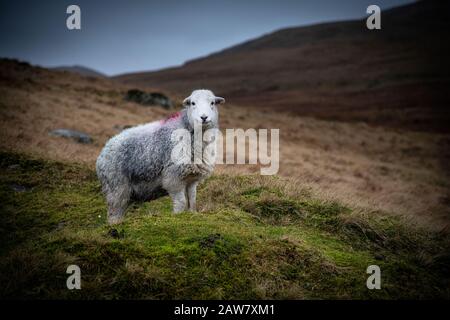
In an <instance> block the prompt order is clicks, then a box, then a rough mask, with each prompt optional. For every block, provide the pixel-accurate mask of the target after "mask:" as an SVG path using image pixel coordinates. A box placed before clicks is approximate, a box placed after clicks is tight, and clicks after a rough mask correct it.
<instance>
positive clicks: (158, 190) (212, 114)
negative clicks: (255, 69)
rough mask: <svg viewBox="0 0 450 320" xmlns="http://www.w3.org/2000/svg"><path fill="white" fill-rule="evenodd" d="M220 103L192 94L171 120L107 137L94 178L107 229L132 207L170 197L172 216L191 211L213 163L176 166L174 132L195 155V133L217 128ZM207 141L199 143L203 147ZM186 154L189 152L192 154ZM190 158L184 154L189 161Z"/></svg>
mask: <svg viewBox="0 0 450 320" xmlns="http://www.w3.org/2000/svg"><path fill="white" fill-rule="evenodd" d="M224 102H225V99H223V98H221V97H216V96H215V95H214V93H213V92H211V91H210V90H205V89H202V90H194V91H193V92H192V93H191V95H190V96H189V97H187V98H186V99H184V101H183V106H184V109H183V110H181V111H180V112H178V113H176V114H174V115H172V116H171V117H169V118H167V119H165V120H161V121H155V122H151V123H148V124H144V125H140V126H136V127H132V128H129V129H127V130H124V131H122V132H121V133H120V134H118V135H116V136H114V137H112V138H111V139H110V140H109V141H108V142H107V143H106V145H105V146H104V148H103V150H102V151H101V153H100V155H99V157H98V159H97V163H96V170H97V176H98V178H99V180H100V182H101V185H102V191H103V193H104V195H105V198H106V202H107V206H108V213H107V216H108V223H109V224H117V223H120V222H121V221H122V220H123V218H124V215H125V212H126V210H127V208H128V206H129V205H130V203H131V202H132V201H147V200H152V199H155V198H158V197H160V196H162V195H165V194H169V195H170V197H171V198H172V202H173V211H174V212H181V211H184V210H186V209H189V210H191V211H195V210H196V193H197V185H198V183H199V182H201V181H202V180H204V179H205V178H207V177H208V176H209V175H210V174H211V173H212V172H213V170H214V161H212V160H211V159H210V158H208V157H207V156H205V155H204V154H203V153H201V155H200V161H195V162H194V161H188V162H183V161H177V160H178V159H176V157H174V155H173V154H176V153H174V152H173V151H174V148H175V147H179V144H180V142H179V141H177V139H174V137H175V136H176V135H175V133H177V132H180V131H181V132H186V133H187V134H188V136H189V138H190V139H186V140H185V141H184V143H188V144H189V146H188V147H189V148H188V150H191V151H192V155H193V154H194V153H195V150H196V149H195V147H194V141H195V139H194V132H195V130H194V128H200V131H202V132H204V131H214V130H208V129H217V128H218V119H219V115H218V110H217V105H219V104H222V103H224ZM211 141H212V140H209V141H206V142H204V141H203V142H202V147H205V145H206V144H208V143H211ZM191 151H190V152H191ZM190 156H191V153H190V154H189V158H190Z"/></svg>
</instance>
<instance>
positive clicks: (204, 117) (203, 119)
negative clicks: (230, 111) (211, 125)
mask: <svg viewBox="0 0 450 320" xmlns="http://www.w3.org/2000/svg"><path fill="white" fill-rule="evenodd" d="M200 118H201V119H202V121H203V122H205V121H206V119H208V116H201V117H200Z"/></svg>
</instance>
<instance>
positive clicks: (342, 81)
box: [116, 1, 450, 131]
mask: <svg viewBox="0 0 450 320" xmlns="http://www.w3.org/2000/svg"><path fill="white" fill-rule="evenodd" d="M449 22H450V4H449V3H445V2H443V1H442V2H437V1H436V2H435V1H420V2H417V3H414V4H411V5H408V6H404V7H399V8H394V9H391V10H388V11H385V12H382V30H376V31H369V30H368V29H367V28H366V26H365V20H360V21H348V22H337V23H327V24H320V25H314V26H309V27H300V28H289V29H284V30H280V31H277V32H274V33H272V34H269V35H266V36H263V37H261V38H258V39H255V40H251V41H248V42H246V43H243V44H240V45H237V46H235V47H232V48H229V49H226V50H223V51H221V52H218V53H215V54H212V55H210V56H208V57H204V58H200V59H196V60H193V61H189V62H187V63H186V64H185V65H183V66H181V67H177V68H170V69H166V70H162V71H158V72H142V73H135V74H125V75H121V76H118V77H116V79H117V80H119V81H122V82H124V83H127V84H132V85H140V86H152V87H157V88H161V89H165V90H170V91H173V92H176V93H180V92H181V93H183V94H186V93H187V92H189V91H190V90H192V89H193V88H198V87H207V88H211V89H212V90H214V91H215V92H217V93H218V94H221V95H224V96H225V97H227V99H228V101H230V102H232V103H237V104H242V105H245V106H257V107H260V108H261V107H262V108H269V109H276V110H277V111H278V110H283V111H289V112H295V113H297V114H301V115H313V116H317V117H321V118H327V119H338V120H344V121H346V120H363V121H368V122H371V123H376V124H381V125H391V126H398V125H401V126H407V127H411V128H414V129H420V130H439V131H448V130H449V126H448V125H447V123H448V121H449V120H450V114H449V112H448V108H447V105H448V103H449V102H450V99H449V97H448V95H446V94H444V92H445V90H446V88H448V85H449V84H450V77H449V74H450V72H449V66H450V63H449V61H448V56H449V53H450V50H449V48H450V44H449V43H448V41H443V38H442V37H443V36H445V35H447V34H448V32H449V30H450V28H449V26H450V24H449Z"/></svg>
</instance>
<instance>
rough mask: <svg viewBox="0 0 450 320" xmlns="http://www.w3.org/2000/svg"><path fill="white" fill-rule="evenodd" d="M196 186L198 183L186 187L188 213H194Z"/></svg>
mask: <svg viewBox="0 0 450 320" xmlns="http://www.w3.org/2000/svg"><path fill="white" fill-rule="evenodd" d="M197 185H198V182H193V183H191V184H189V185H188V186H187V187H186V193H187V197H188V202H189V211H196V198H197Z"/></svg>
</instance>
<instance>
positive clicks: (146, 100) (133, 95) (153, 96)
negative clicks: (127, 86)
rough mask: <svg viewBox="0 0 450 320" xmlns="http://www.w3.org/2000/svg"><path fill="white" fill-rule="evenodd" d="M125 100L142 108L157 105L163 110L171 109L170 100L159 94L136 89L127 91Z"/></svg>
mask: <svg viewBox="0 0 450 320" xmlns="http://www.w3.org/2000/svg"><path fill="white" fill-rule="evenodd" d="M125 100H127V101H132V102H136V103H139V104H141V105H144V106H156V105H159V106H161V107H163V108H165V109H171V108H172V107H173V104H172V101H171V100H170V98H169V97H167V96H166V95H164V94H162V93H159V92H144V91H142V90H138V89H131V90H128V91H127V93H126V95H125Z"/></svg>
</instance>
